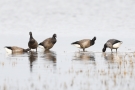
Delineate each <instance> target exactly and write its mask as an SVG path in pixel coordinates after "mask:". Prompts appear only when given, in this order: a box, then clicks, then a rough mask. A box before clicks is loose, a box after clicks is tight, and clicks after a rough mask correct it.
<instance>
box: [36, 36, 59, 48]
mask: <svg viewBox="0 0 135 90" xmlns="http://www.w3.org/2000/svg"><path fill="white" fill-rule="evenodd" d="M56 37H57V35H56V34H53V36H52V37H50V38H47V39H45V40H44V41H43V42H41V43H39V45H41V46H43V47H44V48H45V50H49V49H51V48H52V47H53V46H54V44H55V43H56V42H57V40H56Z"/></svg>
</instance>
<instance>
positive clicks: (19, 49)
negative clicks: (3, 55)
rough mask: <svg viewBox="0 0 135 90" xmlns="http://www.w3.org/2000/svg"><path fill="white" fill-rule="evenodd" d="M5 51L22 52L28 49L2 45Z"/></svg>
mask: <svg viewBox="0 0 135 90" xmlns="http://www.w3.org/2000/svg"><path fill="white" fill-rule="evenodd" d="M4 48H5V50H6V52H7V53H23V52H28V51H29V50H30V49H29V48H28V49H24V48H21V47H17V46H5V47H4Z"/></svg>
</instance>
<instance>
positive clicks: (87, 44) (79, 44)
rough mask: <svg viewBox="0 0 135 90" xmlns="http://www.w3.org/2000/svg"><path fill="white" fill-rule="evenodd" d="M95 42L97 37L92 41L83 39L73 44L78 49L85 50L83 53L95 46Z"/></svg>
mask: <svg viewBox="0 0 135 90" xmlns="http://www.w3.org/2000/svg"><path fill="white" fill-rule="evenodd" d="M95 40H96V37H94V38H93V39H92V40H91V39H83V40H80V41H76V42H73V43H71V44H72V45H74V46H76V47H78V48H81V49H83V51H85V48H88V47H90V46H92V45H94V44H95Z"/></svg>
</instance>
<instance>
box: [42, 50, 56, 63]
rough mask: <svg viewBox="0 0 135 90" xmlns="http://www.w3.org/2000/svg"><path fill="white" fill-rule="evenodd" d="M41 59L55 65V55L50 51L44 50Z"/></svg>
mask: <svg viewBox="0 0 135 90" xmlns="http://www.w3.org/2000/svg"><path fill="white" fill-rule="evenodd" d="M41 58H44V59H45V60H48V61H52V62H53V63H56V61H57V59H56V53H55V52H53V51H50V50H45V51H44V55H43V56H41Z"/></svg>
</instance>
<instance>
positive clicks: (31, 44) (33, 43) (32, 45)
mask: <svg viewBox="0 0 135 90" xmlns="http://www.w3.org/2000/svg"><path fill="white" fill-rule="evenodd" d="M29 35H30V39H29V42H28V46H29V48H30V50H31V49H36V52H37V47H38V43H37V41H36V40H35V39H34V38H33V36H32V32H29Z"/></svg>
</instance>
